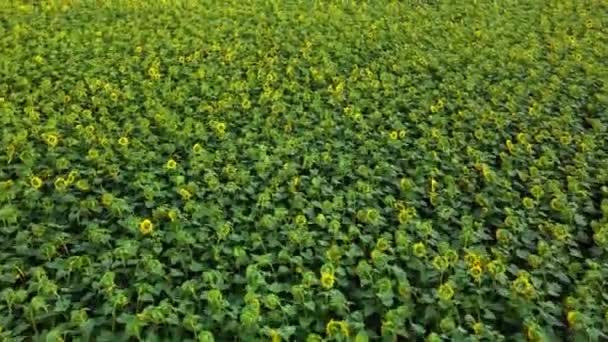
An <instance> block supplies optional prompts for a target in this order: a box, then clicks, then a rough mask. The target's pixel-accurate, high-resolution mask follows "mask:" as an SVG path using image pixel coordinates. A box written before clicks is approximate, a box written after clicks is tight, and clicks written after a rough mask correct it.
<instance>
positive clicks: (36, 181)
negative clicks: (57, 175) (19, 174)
mask: <svg viewBox="0 0 608 342" xmlns="http://www.w3.org/2000/svg"><path fill="white" fill-rule="evenodd" d="M30 185H31V186H32V187H33V188H34V189H40V187H42V179H40V177H32V179H30Z"/></svg>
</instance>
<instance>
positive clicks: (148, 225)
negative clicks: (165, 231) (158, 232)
mask: <svg viewBox="0 0 608 342" xmlns="http://www.w3.org/2000/svg"><path fill="white" fill-rule="evenodd" d="M153 230H154V224H153V223H152V221H150V220H148V219H144V220H143V221H141V222H140V223H139V232H140V233H142V234H143V235H148V234H150V233H152V231H153Z"/></svg>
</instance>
